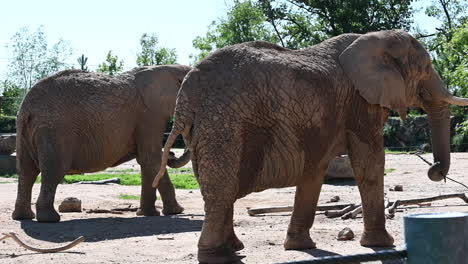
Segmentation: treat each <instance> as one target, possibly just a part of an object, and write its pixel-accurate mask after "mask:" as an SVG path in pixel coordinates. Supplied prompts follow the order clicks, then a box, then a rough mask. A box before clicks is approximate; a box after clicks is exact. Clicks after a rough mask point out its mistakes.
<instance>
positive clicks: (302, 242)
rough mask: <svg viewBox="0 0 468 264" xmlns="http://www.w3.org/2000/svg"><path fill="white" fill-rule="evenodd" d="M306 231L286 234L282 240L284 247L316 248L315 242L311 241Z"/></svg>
mask: <svg viewBox="0 0 468 264" xmlns="http://www.w3.org/2000/svg"><path fill="white" fill-rule="evenodd" d="M308 233H309V232H307V233H303V234H288V235H287V236H286V241H285V242H284V249H286V250H302V249H313V248H316V247H317V246H316V245H315V242H314V241H312V238H310V235H309V234H308Z"/></svg>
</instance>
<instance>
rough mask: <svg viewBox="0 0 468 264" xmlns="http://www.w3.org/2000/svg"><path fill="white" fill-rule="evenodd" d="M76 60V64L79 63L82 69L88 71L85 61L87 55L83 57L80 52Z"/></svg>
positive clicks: (86, 60)
mask: <svg viewBox="0 0 468 264" xmlns="http://www.w3.org/2000/svg"><path fill="white" fill-rule="evenodd" d="M76 61H77V62H78V64H80V69H81V70H82V71H88V66H86V62H88V57H85V55H84V54H81V57H78V59H76Z"/></svg>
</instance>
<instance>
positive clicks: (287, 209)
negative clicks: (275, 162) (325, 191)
mask: <svg viewBox="0 0 468 264" xmlns="http://www.w3.org/2000/svg"><path fill="white" fill-rule="evenodd" d="M350 205H353V204H334V205H319V206H317V209H316V211H329V210H341V209H343V208H346V207H348V206H350ZM293 209H294V207H293V206H278V207H262V208H253V209H248V210H247V213H248V214H249V215H250V216H254V215H258V214H267V213H286V212H292V211H293Z"/></svg>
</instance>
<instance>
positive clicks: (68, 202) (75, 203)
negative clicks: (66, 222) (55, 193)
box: [59, 197, 81, 213]
mask: <svg viewBox="0 0 468 264" xmlns="http://www.w3.org/2000/svg"><path fill="white" fill-rule="evenodd" d="M59 212H61V213H71V212H81V200H80V199H78V198H76V197H67V198H65V200H63V202H62V203H61V204H60V205H59Z"/></svg>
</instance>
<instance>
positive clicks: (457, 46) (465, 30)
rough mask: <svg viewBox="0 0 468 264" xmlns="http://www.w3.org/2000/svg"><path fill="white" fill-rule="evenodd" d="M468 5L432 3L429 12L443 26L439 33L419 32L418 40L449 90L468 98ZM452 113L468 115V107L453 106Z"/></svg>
mask: <svg viewBox="0 0 468 264" xmlns="http://www.w3.org/2000/svg"><path fill="white" fill-rule="evenodd" d="M467 10H468V2H467V1H466V0H465V1H463V0H462V1H460V0H444V1H442V0H439V1H432V4H431V5H429V6H428V7H427V8H426V10H425V12H426V14H427V15H428V16H431V17H434V18H437V19H438V20H439V21H441V23H442V24H441V25H440V26H439V27H437V28H436V32H434V33H432V34H427V33H426V32H419V33H418V34H417V37H418V38H419V40H420V41H421V42H423V44H424V45H425V46H426V48H427V49H428V50H429V51H430V53H431V55H432V63H433V65H434V68H435V69H436V70H437V72H438V73H439V75H440V76H441V77H442V79H443V80H444V82H445V83H446V84H447V86H448V88H449V90H450V91H451V92H452V93H453V94H455V95H457V96H462V97H468V16H467V13H466V11H467ZM452 114H454V115H456V116H462V117H466V116H468V109H467V108H466V107H458V106H453V107H452Z"/></svg>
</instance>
